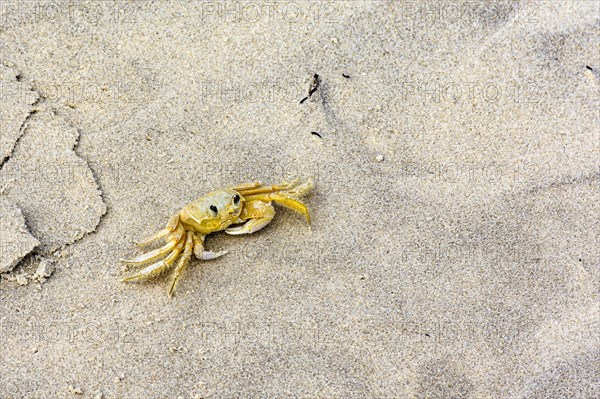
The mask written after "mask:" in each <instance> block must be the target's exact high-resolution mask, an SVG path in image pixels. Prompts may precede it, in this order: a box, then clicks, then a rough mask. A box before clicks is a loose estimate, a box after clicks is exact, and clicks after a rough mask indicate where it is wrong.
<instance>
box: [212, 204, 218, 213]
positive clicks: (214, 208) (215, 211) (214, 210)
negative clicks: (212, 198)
mask: <svg viewBox="0 0 600 399" xmlns="http://www.w3.org/2000/svg"><path fill="white" fill-rule="evenodd" d="M210 210H211V211H213V212H214V213H219V210H218V209H217V207H216V206H214V205H211V206H210Z"/></svg>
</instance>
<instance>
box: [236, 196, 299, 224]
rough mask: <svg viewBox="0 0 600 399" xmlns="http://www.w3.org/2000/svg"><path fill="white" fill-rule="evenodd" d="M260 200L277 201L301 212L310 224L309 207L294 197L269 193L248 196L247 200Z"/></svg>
mask: <svg viewBox="0 0 600 399" xmlns="http://www.w3.org/2000/svg"><path fill="white" fill-rule="evenodd" d="M253 200H259V201H264V202H271V201H275V202H276V203H278V204H280V205H283V206H285V207H286V208H290V209H292V210H294V211H296V212H298V213H301V214H302V215H304V217H305V218H306V221H307V222H308V224H310V214H309V213H308V208H307V207H306V205H304V204H303V203H302V202H300V201H298V200H295V199H293V198H288V197H286V196H283V195H280V194H276V193H273V194H267V195H264V194H262V195H260V194H259V195H251V196H249V197H246V201H253Z"/></svg>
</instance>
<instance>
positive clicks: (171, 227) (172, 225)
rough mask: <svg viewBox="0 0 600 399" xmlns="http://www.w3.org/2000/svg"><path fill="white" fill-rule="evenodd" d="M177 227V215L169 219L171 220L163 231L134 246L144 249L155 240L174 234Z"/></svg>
mask: <svg viewBox="0 0 600 399" xmlns="http://www.w3.org/2000/svg"><path fill="white" fill-rule="evenodd" d="M178 225H179V214H177V215H175V216H173V217H172V218H171V220H169V223H168V224H167V227H165V228H164V229H162V230H161V231H159V232H158V233H156V234H154V235H153V236H152V237H148V238H146V239H145V240H143V241H140V242H136V243H135V244H136V245H137V246H139V247H145V246H147V245H150V244H152V243H153V242H154V241H156V240H158V239H160V238H163V237H164V236H166V235H167V234H169V233H172V232H174V231H175V229H176V228H177V226H178Z"/></svg>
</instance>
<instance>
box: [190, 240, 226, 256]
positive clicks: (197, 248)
mask: <svg viewBox="0 0 600 399" xmlns="http://www.w3.org/2000/svg"><path fill="white" fill-rule="evenodd" d="M193 240H194V256H196V258H198V259H200V260H211V259H217V258H218V257H220V256H223V255H225V254H226V253H228V252H229V251H220V252H213V251H205V250H204V236H197V235H194V237H193Z"/></svg>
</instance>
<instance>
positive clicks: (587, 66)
mask: <svg viewBox="0 0 600 399" xmlns="http://www.w3.org/2000/svg"><path fill="white" fill-rule="evenodd" d="M585 67H586V68H587V69H589V70H590V71H593V70H594V68H592V67H591V66H589V65H586V66H585Z"/></svg>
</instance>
